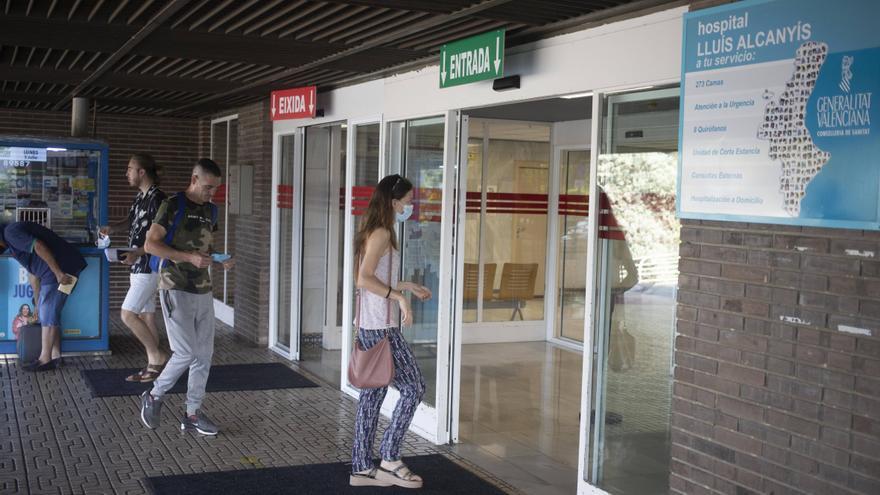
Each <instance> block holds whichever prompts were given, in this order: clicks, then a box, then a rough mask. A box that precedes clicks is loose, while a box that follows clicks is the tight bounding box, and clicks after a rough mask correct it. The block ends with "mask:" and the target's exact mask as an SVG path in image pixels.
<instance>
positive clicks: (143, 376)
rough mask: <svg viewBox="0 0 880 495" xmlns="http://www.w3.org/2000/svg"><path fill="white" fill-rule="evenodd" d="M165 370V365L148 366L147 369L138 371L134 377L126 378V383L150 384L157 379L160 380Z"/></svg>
mask: <svg viewBox="0 0 880 495" xmlns="http://www.w3.org/2000/svg"><path fill="white" fill-rule="evenodd" d="M163 368H165V365H164V364H161V365H158V364H148V365H147V367H146V368H144V369H142V370H140V371H138V372H137V373H135V374H133V375H130V376H127V377H126V378H125V381H127V382H136V383H150V382H152V381H154V380H155V379H156V378H159V375H160V374H161V373H162V369H163Z"/></svg>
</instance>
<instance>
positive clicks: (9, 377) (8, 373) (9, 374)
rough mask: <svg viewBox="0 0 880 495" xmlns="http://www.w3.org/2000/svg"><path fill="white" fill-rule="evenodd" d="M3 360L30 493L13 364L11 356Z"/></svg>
mask: <svg viewBox="0 0 880 495" xmlns="http://www.w3.org/2000/svg"><path fill="white" fill-rule="evenodd" d="M3 362H4V366H5V368H6V377H7V380H4V382H7V381H8V382H9V400H10V402H12V418H14V420H15V432H16V438H18V448H19V454H20V455H21V466H22V467H23V468H24V478H23V479H24V488H25V490H26V492H27V493H28V494H30V493H31V483H30V479H29V478H28V465H27V459H26V458H25V454H24V453H25V449H24V443H23V442H22V439H21V423H20V422H19V420H18V408H17V407H16V404H15V386H14V384H13V383H12V371H11V369H12V365H11V364H10V363H9V358H4V359H3Z"/></svg>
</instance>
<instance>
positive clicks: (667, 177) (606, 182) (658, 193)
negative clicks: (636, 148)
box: [598, 152, 679, 260]
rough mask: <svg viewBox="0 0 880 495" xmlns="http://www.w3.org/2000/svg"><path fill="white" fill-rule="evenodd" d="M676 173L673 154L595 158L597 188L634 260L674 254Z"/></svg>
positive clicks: (676, 158) (677, 235) (624, 154)
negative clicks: (605, 199) (618, 226)
mask: <svg viewBox="0 0 880 495" xmlns="http://www.w3.org/2000/svg"><path fill="white" fill-rule="evenodd" d="M677 170H678V157H677V156H676V155H675V154H674V153H659V152H655V153H620V154H608V155H600V156H599V170H598V176H599V184H600V185H601V186H602V188H603V189H604V190H605V193H606V194H607V195H608V198H609V200H610V201H611V208H612V212H613V213H614V217H615V218H616V219H617V222H618V224H620V227H621V228H622V229H623V230H624V232H625V233H626V240H627V242H628V243H629V247H630V250H631V251H632V255H633V258H635V259H637V260H638V259H642V258H645V257H648V256H656V255H662V254H668V253H673V252H677V251H678V244H679V222H678V219H677V218H676V217H675V193H676V174H677Z"/></svg>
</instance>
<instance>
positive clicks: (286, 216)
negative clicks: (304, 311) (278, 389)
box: [270, 134, 299, 357]
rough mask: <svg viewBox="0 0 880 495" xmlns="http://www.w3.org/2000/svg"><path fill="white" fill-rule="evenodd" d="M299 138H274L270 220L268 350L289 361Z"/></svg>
mask: <svg viewBox="0 0 880 495" xmlns="http://www.w3.org/2000/svg"><path fill="white" fill-rule="evenodd" d="M298 140H299V134H289V135H286V136H280V137H279V138H278V145H279V146H278V148H279V149H278V156H277V161H276V163H277V164H278V166H277V172H276V173H277V174H278V175H277V178H276V180H275V189H276V190H275V204H274V207H275V210H274V212H275V214H274V219H273V223H272V225H273V229H274V235H273V238H274V245H273V246H272V253H273V260H274V263H273V269H272V273H271V279H272V280H271V287H272V290H271V294H272V295H271V297H272V304H271V308H272V313H271V317H270V325H271V329H270V332H271V333H272V335H273V341H272V342H271V343H270V344H271V345H272V347H273V348H274V349H276V350H278V351H279V353H281V354H283V355H285V356H287V357H290V344H291V341H290V337H291V334H292V329H293V324H292V319H291V307H292V303H293V280H294V278H293V232H294V230H293V219H294V211H293V207H294V201H293V191H294V170H295V168H296V163H297V162H298V157H297V154H296V153H297V149H298V146H297V141H298Z"/></svg>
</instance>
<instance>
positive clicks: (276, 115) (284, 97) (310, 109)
mask: <svg viewBox="0 0 880 495" xmlns="http://www.w3.org/2000/svg"><path fill="white" fill-rule="evenodd" d="M316 89H317V88H316V87H315V86H305V87H302V88H291V89H283V90H281V91H272V107H271V109H270V111H271V112H272V120H273V121H274V120H289V119H303V118H306V117H310V118H314V117H315V104H316V103H317V102H316V101H315V96H316V95H315V93H316Z"/></svg>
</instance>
